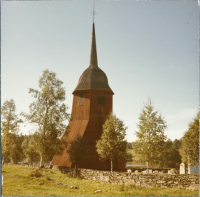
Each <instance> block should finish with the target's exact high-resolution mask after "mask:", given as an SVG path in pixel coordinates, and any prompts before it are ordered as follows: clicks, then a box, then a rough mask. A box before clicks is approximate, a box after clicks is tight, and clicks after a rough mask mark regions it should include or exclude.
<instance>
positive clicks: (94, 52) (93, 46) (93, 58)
mask: <svg viewBox="0 0 200 197" xmlns="http://www.w3.org/2000/svg"><path fill="white" fill-rule="evenodd" d="M90 66H93V67H98V61H97V49H96V38H95V26H94V23H93V27H92V44H91V54H90Z"/></svg>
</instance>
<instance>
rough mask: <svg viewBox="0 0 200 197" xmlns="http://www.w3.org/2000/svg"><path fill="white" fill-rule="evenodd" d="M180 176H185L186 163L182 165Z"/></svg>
mask: <svg viewBox="0 0 200 197" xmlns="http://www.w3.org/2000/svg"><path fill="white" fill-rule="evenodd" d="M180 174H185V164H184V163H181V164H180Z"/></svg>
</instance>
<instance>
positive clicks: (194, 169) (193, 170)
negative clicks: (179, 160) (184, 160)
mask: <svg viewBox="0 0 200 197" xmlns="http://www.w3.org/2000/svg"><path fill="white" fill-rule="evenodd" d="M188 174H199V165H196V166H193V167H191V166H188Z"/></svg>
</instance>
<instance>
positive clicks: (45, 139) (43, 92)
mask: <svg viewBox="0 0 200 197" xmlns="http://www.w3.org/2000/svg"><path fill="white" fill-rule="evenodd" d="M62 84H63V82H62V81H60V80H59V79H58V78H56V74H55V73H54V72H50V71H49V70H45V71H43V75H42V77H41V78H40V80H39V87H40V91H39V90H34V89H32V88H30V89H29V93H31V94H32V95H33V97H34V98H35V101H34V102H33V103H31V104H30V106H29V108H30V113H29V114H26V113H22V115H23V116H24V117H25V118H26V120H27V121H29V122H30V123H33V124H34V125H37V130H36V131H35V134H34V139H35V140H34V142H35V147H36V148H37V151H38V152H39V154H40V156H41V165H42V163H43V159H44V157H46V156H48V155H53V154H55V153H56V151H57V152H58V153H60V151H61V152H62V151H63V148H64V147H65V146H66V143H65V142H64V141H61V140H60V138H61V136H62V135H63V134H64V131H65V128H66V125H65V124H64V121H66V120H67V119H69V114H68V113H67V109H68V108H67V106H66V105H65V104H64V103H63V102H64V100H65V89H64V88H63V87H62ZM60 144H62V145H60ZM59 145H60V146H59ZM58 146H59V149H58ZM58 150H59V151H58Z"/></svg>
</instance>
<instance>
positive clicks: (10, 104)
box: [1, 99, 22, 163]
mask: <svg viewBox="0 0 200 197" xmlns="http://www.w3.org/2000/svg"><path fill="white" fill-rule="evenodd" d="M15 112H16V106H15V103H14V100H13V99H11V100H6V101H5V102H4V103H3V106H2V108H1V133H2V136H1V151H2V159H3V163H4V160H5V158H9V159H10V160H11V161H12V162H13V163H17V162H18V161H20V159H21V157H22V155H21V149H20V146H21V144H20V143H21V141H20V138H19V136H18V135H17V134H18V132H19V123H22V120H21V119H19V118H18V115H16V114H15Z"/></svg>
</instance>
